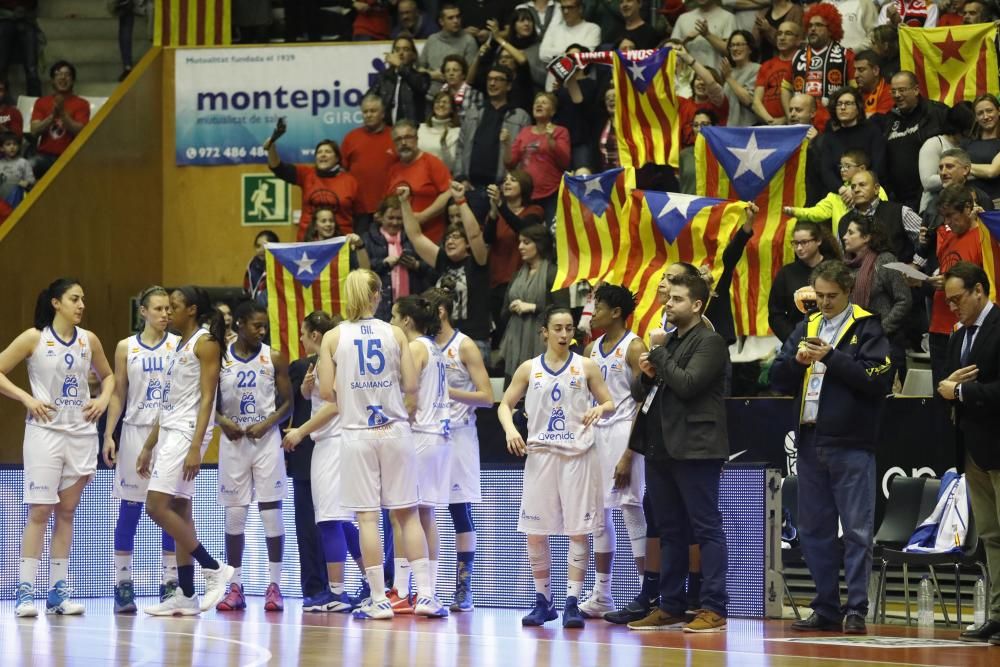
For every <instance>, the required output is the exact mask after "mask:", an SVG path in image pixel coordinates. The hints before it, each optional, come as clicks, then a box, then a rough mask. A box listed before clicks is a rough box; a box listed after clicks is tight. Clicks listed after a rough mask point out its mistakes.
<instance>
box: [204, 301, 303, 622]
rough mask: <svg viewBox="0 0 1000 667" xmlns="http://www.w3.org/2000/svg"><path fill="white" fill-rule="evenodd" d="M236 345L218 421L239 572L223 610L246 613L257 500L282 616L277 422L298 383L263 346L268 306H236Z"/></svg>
mask: <svg viewBox="0 0 1000 667" xmlns="http://www.w3.org/2000/svg"><path fill="white" fill-rule="evenodd" d="M235 321H236V340H235V341H233V342H232V343H231V344H230V345H229V348H228V350H227V353H226V358H225V360H224V361H223V362H222V370H221V371H220V372H219V406H218V412H217V413H216V421H217V422H218V424H219V426H220V427H221V428H222V433H223V436H224V437H223V438H222V439H221V440H220V441H219V504H220V505H222V507H224V508H225V515H226V518H225V521H226V562H227V563H228V564H229V565H231V566H232V567H233V570H234V573H233V577H232V579H231V580H230V584H229V592H228V593H227V594H226V597H224V598H223V599H222V601H221V602H219V604H218V605H216V607H215V608H216V609H217V610H218V611H236V610H238V609H246V606H247V603H246V598H245V596H244V595H243V578H242V573H243V549H244V547H245V546H246V534H245V531H246V524H247V512H248V511H249V509H250V502H251V501H252V500H256V501H257V509H258V510H259V511H260V523H261V525H262V526H263V529H264V541H265V544H266V546H267V561H268V574H269V576H270V581H269V583H268V585H267V590H266V591H265V592H264V611H282V610H284V608H285V603H284V600H283V598H282V596H281V586H280V584H281V564H282V559H283V556H284V541H285V522H284V520H283V517H282V515H281V500H282V499H283V498H284V497H285V491H286V488H285V454H284V451H283V450H282V449H281V433H279V431H278V424H279V423H280V422H281V421H282V420H283V419H284V418H285V415H287V414H288V409H289V406H290V405H291V397H292V385H291V382H290V381H289V379H288V361H286V359H285V356H284V355H283V354H281V353H280V352H276V351H275V350H272V349H271V347H270V346H269V345H267V344H265V343H264V337H265V336H266V335H267V308H266V307H264V306H262V305H260V304H259V303H257V302H256V301H245V302H243V303H241V304H240V305H239V306H238V307H237V308H236V313H235Z"/></svg>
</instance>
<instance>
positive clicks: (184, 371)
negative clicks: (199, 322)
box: [160, 328, 218, 439]
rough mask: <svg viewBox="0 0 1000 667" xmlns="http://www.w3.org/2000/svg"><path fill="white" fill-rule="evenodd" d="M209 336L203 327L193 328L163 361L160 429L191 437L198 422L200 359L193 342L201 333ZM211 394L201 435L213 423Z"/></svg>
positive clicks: (210, 430) (201, 335)
mask: <svg viewBox="0 0 1000 667" xmlns="http://www.w3.org/2000/svg"><path fill="white" fill-rule="evenodd" d="M208 335H210V334H209V333H208V331H206V330H205V329H200V328H199V329H198V330H197V331H195V332H194V333H193V334H192V335H191V337H190V338H188V339H187V341H186V342H183V343H182V344H180V346H179V347H178V348H177V352H175V353H174V355H173V356H172V357H170V361H169V363H168V364H167V382H166V384H165V385H164V386H163V398H162V399H161V401H160V428H168V429H171V430H173V431H180V432H181V433H184V434H185V435H187V436H188V437H189V438H193V437H194V427H195V424H196V423H197V421H198V406H199V404H200V403H201V362H199V361H198V357H196V356H195V354H194V348H195V345H197V343H198V341H199V340H201V339H202V337H204V336H208ZM217 393H218V392H213V394H212V409H211V411H210V412H209V416H208V428H207V429H206V430H205V438H206V439H207V438H210V437H211V436H212V428H213V427H214V426H215V400H216V394H217Z"/></svg>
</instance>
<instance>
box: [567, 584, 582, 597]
mask: <svg viewBox="0 0 1000 667" xmlns="http://www.w3.org/2000/svg"><path fill="white" fill-rule="evenodd" d="M581 591H583V582H582V581H573V580H572V579H570V580H569V581H567V582H566V597H568V598H576V599H577V600H579V599H580V593H581Z"/></svg>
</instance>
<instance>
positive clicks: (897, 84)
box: [883, 71, 948, 211]
mask: <svg viewBox="0 0 1000 667" xmlns="http://www.w3.org/2000/svg"><path fill="white" fill-rule="evenodd" d="M890 91H891V92H892V99H893V100H895V102H896V106H895V108H894V109H893V110H892V111H890V112H889V113H887V114H886V115H885V117H884V118H883V125H884V126H885V138H886V151H885V152H886V170H885V173H886V174H887V176H886V181H887V182H886V183H884V185H885V186H886V190H888V191H889V197H890V198H891V199H892V200H893V201H898V202H900V203H901V204H906V205H907V206H909V207H910V208H912V209H913V210H915V211H916V210H919V208H920V197H921V195H923V192H924V190H923V185H922V184H921V182H920V169H919V160H918V158H919V157H920V147H921V146H923V145H924V142H925V141H927V140H928V139H930V138H931V137H934V136H937V135H939V134H942V133H943V131H944V125H945V116H946V115H947V113H948V107H947V106H945V105H944V104H942V103H941V102H936V101H934V100H928V99H924V98H923V97H921V95H920V88H919V86H918V84H917V77H916V76H915V75H914V74H913V72H906V71H903V72H898V73H897V74H896V75H895V76H893V77H892V82H891V88H890Z"/></svg>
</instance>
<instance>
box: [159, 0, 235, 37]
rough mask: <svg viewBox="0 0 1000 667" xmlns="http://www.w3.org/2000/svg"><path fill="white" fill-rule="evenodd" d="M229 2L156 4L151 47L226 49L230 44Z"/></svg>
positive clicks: (167, 0)
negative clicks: (219, 47) (213, 47)
mask: <svg viewBox="0 0 1000 667" xmlns="http://www.w3.org/2000/svg"><path fill="white" fill-rule="evenodd" d="M231 2H232V0H156V9H155V12H154V14H153V45H154V46H225V45H228V44H231V43H232V38H231V32H232V25H231V23H232V18H231V16H232V14H231Z"/></svg>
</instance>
